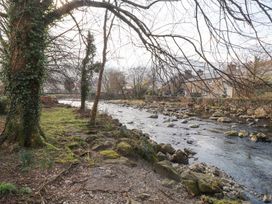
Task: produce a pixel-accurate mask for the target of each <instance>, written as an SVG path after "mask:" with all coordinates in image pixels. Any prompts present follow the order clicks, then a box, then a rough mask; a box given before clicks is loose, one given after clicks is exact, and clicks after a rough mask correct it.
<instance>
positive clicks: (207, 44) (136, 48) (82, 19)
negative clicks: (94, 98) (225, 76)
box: [51, 0, 272, 69]
mask: <svg viewBox="0 0 272 204" xmlns="http://www.w3.org/2000/svg"><path fill="white" fill-rule="evenodd" d="M141 2H144V1H141ZM199 2H200V4H201V5H202V8H204V9H205V10H204V11H205V13H206V14H207V16H208V17H209V19H210V21H211V23H212V24H213V25H215V26H217V27H220V28H221V29H222V30H224V29H226V25H224V24H223V23H222V22H221V21H220V18H222V17H220V16H219V14H220V13H219V10H218V8H217V7H216V6H215V4H212V3H210V4H209V2H213V1H212V0H211V1H207V0H206V1H204V0H200V1H199ZM268 2H269V1H268ZM270 4H271V6H272V2H271V3H270ZM125 9H127V10H128V11H130V12H132V13H133V14H134V15H136V16H137V17H138V18H139V19H141V20H142V21H144V22H145V24H146V25H147V26H148V27H149V29H150V30H151V31H152V32H153V33H155V34H179V35H181V36H184V37H186V38H188V39H190V40H192V41H193V42H194V43H195V45H196V46H197V48H198V49H200V44H199V42H200V35H199V33H198V30H197V26H196V10H195V3H194V0H183V1H178V2H174V3H157V4H156V5H154V6H153V7H152V8H151V9H150V10H148V11H141V12H139V11H137V10H132V9H130V8H127V7H125ZM248 9H249V10H250V11H251V13H257V12H258V8H257V6H256V5H252V6H250V8H248ZM104 12H105V10H104V9H95V8H88V9H87V8H84V9H80V10H77V11H74V12H73V15H74V16H75V17H76V19H77V21H78V22H79V24H80V27H81V29H82V30H83V33H86V32H87V30H90V31H91V32H92V33H93V35H94V37H95V44H96V47H97V59H100V58H101V53H102V48H103V46H102V26H103V17H104ZM252 19H254V20H256V21H261V22H265V24H264V25H261V24H257V23H256V24H255V26H256V30H257V31H258V35H259V37H260V38H261V39H262V40H264V41H265V42H266V43H267V44H269V43H272V34H271V30H272V28H271V22H270V25H268V23H269V19H267V18H266V17H265V16H264V15H262V14H258V15H255V16H252ZM198 22H199V29H200V34H201V40H202V45H203V52H204V53H205V55H206V57H207V58H209V60H211V61H212V62H215V61H220V62H229V61H232V60H233V59H232V58H231V57H230V56H229V55H228V54H227V48H226V47H224V46H220V45H217V44H216V42H215V40H214V39H213V38H212V37H211V35H210V33H209V30H208V29H207V26H206V24H205V22H204V19H203V17H202V16H201V15H200V14H198ZM266 22H267V24H266ZM237 25H238V26H239V28H240V29H241V31H242V32H243V33H244V34H245V35H248V36H250V37H254V36H255V33H254V31H253V30H252V29H250V27H249V26H248V25H247V24H245V23H240V24H237ZM73 26H75V23H74V21H73V20H72V19H71V17H69V16H67V17H65V18H64V19H63V20H62V21H61V22H59V23H58V24H57V26H56V27H53V28H52V29H51V32H52V33H54V34H57V33H61V32H63V31H65V30H67V29H69V28H71V27H73ZM238 26H237V27H238ZM228 28H229V29H230V30H231V31H234V30H233V28H231V25H229V27H228ZM65 35H66V36H67V37H68V38H71V39H72V38H73V39H74V40H76V41H77V46H75V52H77V51H78V48H79V47H80V46H79V45H80V37H79V36H78V35H77V31H76V28H75V31H72V32H68V33H66V34H65ZM75 36H76V37H75ZM222 36H223V33H222ZM224 36H225V37H226V36H227V35H226V33H225V34H224ZM250 37H241V36H239V35H237V34H235V33H229V38H230V39H229V40H230V41H231V42H232V43H233V44H235V45H237V46H242V47H243V48H245V47H250V48H254V49H255V48H256V50H258V49H259V48H258V47H260V46H259V45H258V43H257V42H256V41H254V40H252V39H251V38H250ZM160 43H161V46H162V47H165V48H166V45H167V46H168V47H170V50H171V53H172V54H173V55H177V56H182V55H181V53H180V51H179V50H178V48H177V46H176V45H175V44H174V43H173V42H172V41H171V40H168V41H161V42H160ZM178 44H179V46H180V47H182V50H183V51H184V52H185V54H186V56H188V58H190V59H193V60H200V59H199V57H198V56H197V55H196V52H195V50H194V48H193V47H192V46H191V45H189V44H188V43H186V42H185V41H184V40H178ZM265 46H266V47H269V46H268V45H265ZM236 50H237V53H238V54H239V56H243V58H248V56H249V54H248V52H247V51H246V50H241V49H240V48H239V49H238V47H237V48H236ZM238 50H239V51H238ZM230 52H232V51H230ZM251 53H252V51H251ZM233 56H234V55H233ZM150 57H151V55H150V53H149V52H147V51H146V50H145V49H144V48H143V45H142V43H141V41H140V39H139V38H138V36H137V35H136V33H135V32H134V31H133V30H132V29H131V28H130V27H129V26H127V25H126V24H125V23H123V22H122V21H121V20H119V19H117V18H116V19H115V20H114V27H113V30H112V34H111V40H110V42H109V48H108V62H107V66H108V67H116V68H120V69H128V68H130V67H135V66H146V65H150V64H151V61H150Z"/></svg>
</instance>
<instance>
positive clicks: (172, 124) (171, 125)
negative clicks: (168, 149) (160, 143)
mask: <svg viewBox="0 0 272 204" xmlns="http://www.w3.org/2000/svg"><path fill="white" fill-rule="evenodd" d="M174 126H175V124H174V123H169V124H168V125H167V127H174Z"/></svg>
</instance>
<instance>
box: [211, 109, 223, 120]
mask: <svg viewBox="0 0 272 204" xmlns="http://www.w3.org/2000/svg"><path fill="white" fill-rule="evenodd" d="M212 117H217V118H219V117H224V113H222V112H221V111H216V112H214V113H213V114H212Z"/></svg>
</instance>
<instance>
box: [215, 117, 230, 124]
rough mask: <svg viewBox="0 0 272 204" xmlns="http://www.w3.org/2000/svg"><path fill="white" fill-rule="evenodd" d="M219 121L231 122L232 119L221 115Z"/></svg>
mask: <svg viewBox="0 0 272 204" xmlns="http://www.w3.org/2000/svg"><path fill="white" fill-rule="evenodd" d="M217 122H220V123H231V122H232V120H231V119H230V118H228V117H219V118H218V119H217Z"/></svg>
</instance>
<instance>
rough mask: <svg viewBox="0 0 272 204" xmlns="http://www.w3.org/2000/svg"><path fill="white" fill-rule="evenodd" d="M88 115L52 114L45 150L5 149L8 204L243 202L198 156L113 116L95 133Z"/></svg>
mask: <svg viewBox="0 0 272 204" xmlns="http://www.w3.org/2000/svg"><path fill="white" fill-rule="evenodd" d="M87 116H88V115H86V114H79V113H78V112H77V111H76V110H75V109H72V108H68V107H51V108H44V109H43V112H42V118H41V119H42V128H43V129H44V131H45V134H46V136H47V138H48V139H47V142H48V143H47V144H46V146H45V147H44V148H42V149H31V150H30V149H28V150H26V149H25V150H22V149H19V148H18V147H15V146H14V147H12V148H9V150H4V149H1V150H0V151H1V153H0V155H1V156H0V162H1V167H2V168H1V169H0V182H1V185H0V202H1V203H134V204H135V203H218V202H219V200H218V199H222V198H223V197H225V199H227V200H221V201H220V203H242V201H239V200H237V199H238V198H239V199H240V198H241V197H242V196H243V195H242V189H241V187H240V186H239V185H237V184H235V182H233V181H232V179H231V178H230V177H228V176H227V175H226V174H225V173H223V172H221V171H220V170H219V169H217V168H215V167H210V166H207V165H205V164H198V165H188V164H187V157H188V156H189V154H190V153H186V152H185V151H184V150H174V149H173V147H171V145H166V144H160V145H159V144H157V143H155V142H154V141H152V140H150V139H149V136H148V135H146V134H143V133H142V132H141V131H138V130H128V129H126V128H125V126H122V124H120V123H119V121H118V120H114V119H112V118H111V117H110V116H107V115H105V114H102V115H101V114H100V115H99V117H98V123H97V125H96V126H95V127H90V126H89V125H88V119H87V118H86V117H87ZM15 175H16V176H15ZM204 194H207V195H208V196H205V197H204V196H202V197H201V195H204ZM212 197H214V198H212ZM229 199H232V201H230V200H229ZM233 199H234V200H233Z"/></svg>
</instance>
